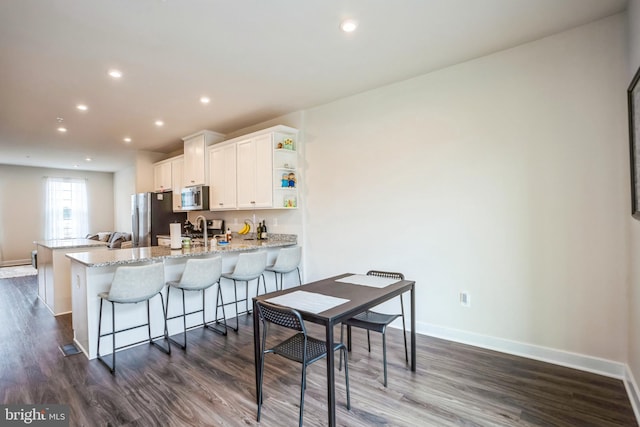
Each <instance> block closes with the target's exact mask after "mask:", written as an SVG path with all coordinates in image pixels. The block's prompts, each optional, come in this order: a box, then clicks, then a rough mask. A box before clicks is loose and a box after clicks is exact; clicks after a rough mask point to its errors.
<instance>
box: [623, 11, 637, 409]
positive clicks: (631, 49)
mask: <svg viewBox="0 0 640 427" xmlns="http://www.w3.org/2000/svg"><path fill="white" fill-rule="evenodd" d="M627 18H628V21H627V37H628V38H627V47H628V53H627V57H628V59H629V61H628V64H627V73H626V79H625V80H626V82H627V84H628V83H630V82H631V79H632V78H633V76H634V74H635V72H636V70H637V69H638V67H640V0H630V1H629V6H628V9H627ZM629 197H630V196H629ZM629 212H630V209H629ZM627 218H628V221H629V228H630V233H629V259H630V263H629V274H630V280H629V336H628V339H629V354H628V363H629V369H630V371H631V372H630V374H631V376H632V378H635V380H636V381H633V382H634V383H636V386H637V380H638V379H640V265H638V262H637V260H638V257H639V256H640V222H639V221H637V220H635V219H633V218H632V217H631V215H630V214H627ZM633 392H634V393H633V396H634V397H635V400H636V402H635V403H636V414H638V411H637V406H638V402H637V401H638V399H639V398H640V393H639V392H638V390H637V389H635V390H633ZM633 401H634V400H633V399H632V402H633Z"/></svg>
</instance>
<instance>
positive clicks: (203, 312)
mask: <svg viewBox="0 0 640 427" xmlns="http://www.w3.org/2000/svg"><path fill="white" fill-rule="evenodd" d="M215 284H216V283H214V285H215ZM217 285H218V293H217V294H216V318H215V320H212V321H211V322H207V319H206V315H205V307H206V305H205V301H206V300H205V294H206V289H203V290H202V324H203V325H204V327H205V328H207V329H210V330H212V331H213V332H217V333H219V334H220V335H227V319H225V315H224V301H222V303H223V305H222V319H223V323H224V329H223V330H220V329H218V328H216V327H215V326H213V325H212V323H218V296H220V300H222V292H221V291H220V281H218V283H217Z"/></svg>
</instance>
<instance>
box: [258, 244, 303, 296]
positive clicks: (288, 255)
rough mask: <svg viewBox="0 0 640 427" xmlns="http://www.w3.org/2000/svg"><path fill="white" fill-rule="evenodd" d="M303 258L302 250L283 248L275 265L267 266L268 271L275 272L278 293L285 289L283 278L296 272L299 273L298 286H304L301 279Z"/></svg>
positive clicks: (296, 247)
mask: <svg viewBox="0 0 640 427" xmlns="http://www.w3.org/2000/svg"><path fill="white" fill-rule="evenodd" d="M301 258H302V248H301V247H300V246H294V247H291V248H282V249H280V250H279V251H278V255H277V256H276V260H275V262H274V264H273V265H270V266H267V268H266V270H267V271H271V272H273V275H274V276H275V280H276V291H277V290H279V289H280V290H281V289H282V288H283V281H282V279H283V276H284V275H285V274H286V273H290V272H292V271H294V270H296V271H297V272H298V284H299V285H302V278H301V277H300V259H301ZM278 274H280V288H279V289H278Z"/></svg>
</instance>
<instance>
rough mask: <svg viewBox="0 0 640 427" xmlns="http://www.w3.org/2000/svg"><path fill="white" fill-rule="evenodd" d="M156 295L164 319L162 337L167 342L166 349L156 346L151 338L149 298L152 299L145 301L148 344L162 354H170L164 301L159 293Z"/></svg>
mask: <svg viewBox="0 0 640 427" xmlns="http://www.w3.org/2000/svg"><path fill="white" fill-rule="evenodd" d="M157 295H160V302H161V303H162V313H163V314H164V316H162V317H163V318H164V319H165V320H164V331H163V337H164V338H165V339H166V340H167V348H164V347H163V346H161V345H160V344H158V343H157V342H156V341H155V340H154V339H152V338H151V314H150V309H149V301H151V298H153V297H151V298H149V299H148V300H147V323H148V324H149V343H150V344H151V345H153V346H155V347H158V348H159V349H160V350H161V351H162V352H163V353H166V354H171V341H170V340H169V331H168V329H167V320H166V317H167V316H166V309H165V306H164V299H163V298H162V294H161V293H160V292H158V294H157ZM154 296H155V295H154ZM185 343H186V342H185Z"/></svg>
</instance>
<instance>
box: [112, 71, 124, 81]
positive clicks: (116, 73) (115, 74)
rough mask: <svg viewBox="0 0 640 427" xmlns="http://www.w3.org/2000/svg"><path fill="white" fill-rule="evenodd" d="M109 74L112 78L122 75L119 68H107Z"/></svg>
mask: <svg viewBox="0 0 640 427" xmlns="http://www.w3.org/2000/svg"><path fill="white" fill-rule="evenodd" d="M109 75H110V76H111V77H113V78H114V79H119V78H120V77H122V71H120V70H109Z"/></svg>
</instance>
